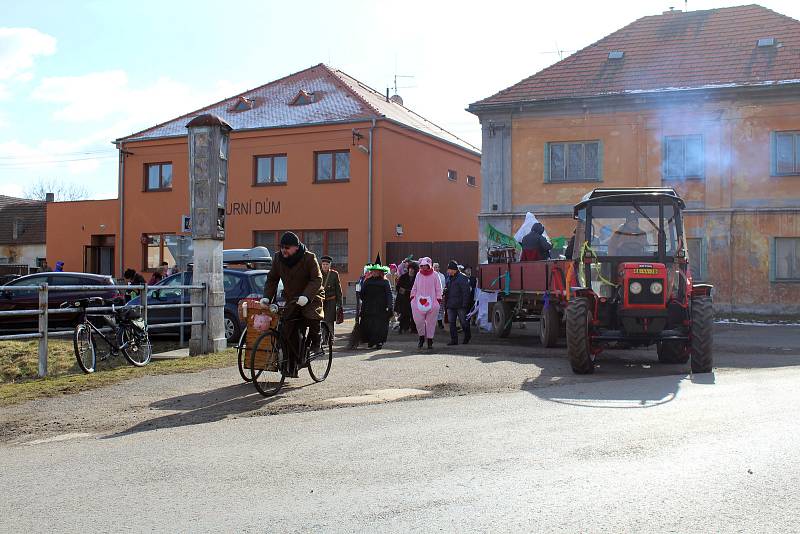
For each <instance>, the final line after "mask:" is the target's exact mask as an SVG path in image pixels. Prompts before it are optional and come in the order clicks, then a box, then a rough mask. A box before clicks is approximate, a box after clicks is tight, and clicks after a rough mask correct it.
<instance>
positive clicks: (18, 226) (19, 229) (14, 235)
mask: <svg viewBox="0 0 800 534" xmlns="http://www.w3.org/2000/svg"><path fill="white" fill-rule="evenodd" d="M24 231H25V223H24V222H23V220H22V219H20V218H14V222H13V223H12V224H11V239H19V238H20V237H21V236H22V233H23V232H24Z"/></svg>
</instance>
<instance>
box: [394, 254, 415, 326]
mask: <svg viewBox="0 0 800 534" xmlns="http://www.w3.org/2000/svg"><path fill="white" fill-rule="evenodd" d="M403 263H404V264H406V266H407V268H408V271H407V272H405V273H403V274H402V275H400V278H398V279H397V298H396V299H395V302H394V311H396V312H397V316H398V317H397V320H398V322H399V323H400V326H399V330H398V332H399V333H400V334H403V333H405V332H408V331H409V330H411V329H412V328H414V323H413V322H412V317H413V315H412V313H411V288H413V287H414V280H416V278H417V272H419V265H418V264H417V262H415V261H412V262H407V261H406V262H403ZM414 329H415V328H414Z"/></svg>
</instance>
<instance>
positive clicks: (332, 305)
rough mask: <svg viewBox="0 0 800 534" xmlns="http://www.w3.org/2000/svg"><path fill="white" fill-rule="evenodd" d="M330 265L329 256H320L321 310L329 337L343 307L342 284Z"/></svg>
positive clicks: (331, 261)
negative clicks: (323, 295)
mask: <svg viewBox="0 0 800 534" xmlns="http://www.w3.org/2000/svg"><path fill="white" fill-rule="evenodd" d="M332 263H333V258H331V257H330V256H322V257H321V258H320V259H319V265H320V267H321V268H322V288H323V289H324V290H325V304H324V306H323V307H322V310H323V315H324V316H325V324H327V325H328V331H329V332H330V333H331V335H333V327H334V325H335V324H336V323H337V322H338V318H339V315H341V314H342V308H343V306H344V299H343V297H342V283H341V281H340V280H339V273H338V272H337V271H335V270H333V269H331V264H332Z"/></svg>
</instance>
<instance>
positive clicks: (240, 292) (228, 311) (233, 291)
mask: <svg viewBox="0 0 800 534" xmlns="http://www.w3.org/2000/svg"><path fill="white" fill-rule="evenodd" d="M268 272H269V271H266V270H260V269H259V270H237V269H223V271H222V283H223V285H224V287H225V339H227V340H228V341H231V342H236V341H238V340H239V336H240V335H241V333H242V329H243V328H244V326H245V325H243V324H242V323H241V322H240V321H239V310H238V306H239V301H240V300H242V299H243V298H245V297H260V296H261V295H263V294H264V284H265V283H266V281H267V273H268ZM181 285H187V286H188V285H192V272H191V271H187V272H182V273H177V274H173V275H172V276H168V277H167V278H164V279H163V280H161V281H160V282H159V283H158V284H155V285H154V286H152V289H148V290H147V305H148V306H150V305H153V304H188V303H189V300H190V296H189V293H190V291H189V290H188V289H187V290H181V289H175V288H172V286H181ZM282 289H283V288H282V286H279V291H281V290H282ZM129 305H134V306H139V305H141V300H140V298H139V297H136V298H134V299H132V300H131V301H130V303H129ZM183 314H184V315H183V320H184V322H186V321H190V320H191V317H192V311H191V308H183ZM179 322H181V308H166V309H163V308H161V309H158V308H156V309H150V308H148V310H147V324H148V325H151V326H152V325H158V324H168V323H179ZM178 328H179V327H177V326H176V327H174V328H165V329H161V328H159V329H156V330H154V333H177V332H179V330H178ZM184 333H185V334H186V335H187V336H188V334H189V328H188V327H186V329H185V330H184Z"/></svg>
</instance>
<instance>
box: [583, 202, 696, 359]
mask: <svg viewBox="0 0 800 534" xmlns="http://www.w3.org/2000/svg"><path fill="white" fill-rule="evenodd" d="M684 208H685V204H684V202H683V200H682V199H681V198H680V197H679V196H678V195H677V193H676V192H675V190H674V189H671V188H637V189H595V190H594V191H592V192H590V193H588V194H587V195H586V196H584V197H583V199H582V200H581V201H580V202H579V203H578V204H577V205H576V206H575V210H574V217H575V219H576V221H577V224H576V230H575V239H574V244H573V249H572V258H573V259H574V260H575V262H576V264H575V271H576V274H577V280H576V282H577V287H573V289H574V290H575V294H576V296H577V297H578V299H577V300H578V302H575V303H572V302H571V303H570V304H571V307H572V313H573V315H575V314H578V315H581V314H583V310H584V308H585V314H586V315H588V321H589V324H588V331H586V332H583V331H581V332H578V334H579V335H577V336H576V337H577V338H580V339H584V337H585V338H586V340H587V341H588V342H589V345H590V348H589V349H588V352H587V350H584V349H583V348H581V347H577V346H573V347H577V350H578V353H580V354H584V355H585V356H584V357H583V358H582V361H583V367H581V365H578V366H577V368H576V365H575V364H573V369H575V370H576V372H581V369H586V371H585V372H588V369H589V361H590V360H591V361H593V355H594V354H596V353H598V352H599V351H600V350H602V348H603V347H604V346H606V345H608V344H612V343H622V344H624V345H627V346H636V345H639V346H647V345H652V344H656V345H657V346H658V352H659V359H660V360H662V361H664V362H675V363H677V362H680V361H686V360H688V359H689V353H690V352H691V350H690V349H691V344H690V342H691V338H692V329H691V322H692V315H693V310H692V299H693V298H695V297H697V298H701V297H702V298H707V300H708V302H707V303H706V302H705V301H703V303H702V304H703V306H706V305H707V306H708V308H709V309H710V292H711V287H710V286H701V285H695V286H693V285H692V277H691V270H690V269H689V258H688V256H687V251H686V240H685V238H684V232H683V219H682V216H681V215H682V211H683V209H684ZM573 304H574V306H573ZM698 306H699V305H698ZM696 307H697V306H696ZM705 313H706V312H704V314H705ZM567 319H568V321H567V322H568V323H569V314H568V317H567ZM575 320H577V321H578V323H580V324H586V321H587V318H586V317H583V316H581V317H577V318H575ZM704 321H705V322H707V318H706V317H704ZM568 327H569V324H568ZM582 329H583V327H581V330H582ZM704 336H705V334H704ZM567 340H568V345H571V344H570V343H569V340H570V335H569V328H568V336H567ZM580 343H584V342H583V341H581V342H580ZM578 356H579V355H578ZM579 359H581V358H580V357H579ZM700 360H702V362H701V363H700V364H697V365H694V364H693V368H696V369H698V370H699V369H701V368H702V369H705V368H707V367H709V365H710V364H709V361H710V353H709V354H708V355H706V354H703V355H702V357H701V358H700Z"/></svg>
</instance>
